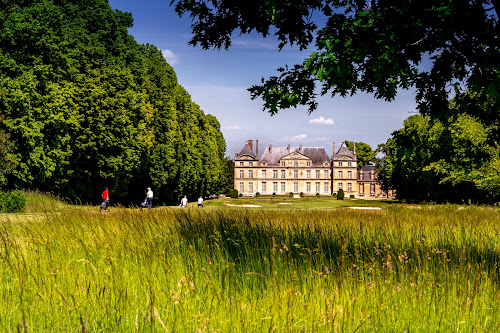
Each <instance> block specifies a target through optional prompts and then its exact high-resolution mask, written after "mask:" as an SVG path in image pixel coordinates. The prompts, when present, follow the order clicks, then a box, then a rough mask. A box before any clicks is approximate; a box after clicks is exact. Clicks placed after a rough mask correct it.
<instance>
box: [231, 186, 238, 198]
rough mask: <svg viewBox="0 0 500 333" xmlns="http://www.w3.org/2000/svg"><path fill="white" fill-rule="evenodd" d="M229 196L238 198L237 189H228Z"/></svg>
mask: <svg viewBox="0 0 500 333" xmlns="http://www.w3.org/2000/svg"><path fill="white" fill-rule="evenodd" d="M229 196H230V197H231V198H233V199H236V198H238V190H237V189H235V188H232V189H230V190H229Z"/></svg>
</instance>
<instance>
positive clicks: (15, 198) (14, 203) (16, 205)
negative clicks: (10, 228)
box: [0, 190, 26, 213]
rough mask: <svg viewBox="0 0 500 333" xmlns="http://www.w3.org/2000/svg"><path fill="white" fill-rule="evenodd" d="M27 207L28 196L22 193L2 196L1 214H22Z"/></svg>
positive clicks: (13, 192)
mask: <svg viewBox="0 0 500 333" xmlns="http://www.w3.org/2000/svg"><path fill="white" fill-rule="evenodd" d="M25 205H26V196H25V195H24V193H23V192H21V191H17V190H16V191H10V192H4V193H1V194H0V212H2V213H15V212H20V211H21V210H23V209H24V206H25Z"/></svg>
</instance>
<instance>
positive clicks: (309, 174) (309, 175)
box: [306, 170, 311, 179]
mask: <svg viewBox="0 0 500 333" xmlns="http://www.w3.org/2000/svg"><path fill="white" fill-rule="evenodd" d="M306 175H307V179H311V170H307V171H306Z"/></svg>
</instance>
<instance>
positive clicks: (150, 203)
mask: <svg viewBox="0 0 500 333" xmlns="http://www.w3.org/2000/svg"><path fill="white" fill-rule="evenodd" d="M146 200H147V206H148V209H151V208H152V207H153V191H151V187H148V194H147V195H146Z"/></svg>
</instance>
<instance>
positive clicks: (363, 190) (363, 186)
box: [359, 184, 365, 194]
mask: <svg viewBox="0 0 500 333" xmlns="http://www.w3.org/2000/svg"><path fill="white" fill-rule="evenodd" d="M363 193H365V185H364V184H359V194H363Z"/></svg>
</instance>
